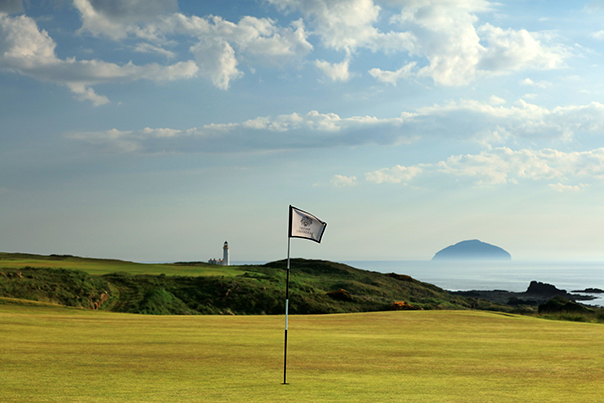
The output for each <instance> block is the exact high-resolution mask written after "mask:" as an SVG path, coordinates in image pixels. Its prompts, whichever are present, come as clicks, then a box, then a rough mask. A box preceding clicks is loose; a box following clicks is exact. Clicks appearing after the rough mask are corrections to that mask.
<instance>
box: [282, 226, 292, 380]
mask: <svg viewBox="0 0 604 403" xmlns="http://www.w3.org/2000/svg"><path fill="white" fill-rule="evenodd" d="M290 244H291V238H290V237H289V236H288V237H287V279H286V280H285V349H284V351H283V384H284V385H287V319H288V311H289V268H290V264H289V247H290Z"/></svg>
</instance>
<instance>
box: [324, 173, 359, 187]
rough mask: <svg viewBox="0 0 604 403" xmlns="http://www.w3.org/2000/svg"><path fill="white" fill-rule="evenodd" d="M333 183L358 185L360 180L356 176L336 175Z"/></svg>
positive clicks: (344, 185)
mask: <svg viewBox="0 0 604 403" xmlns="http://www.w3.org/2000/svg"><path fill="white" fill-rule="evenodd" d="M331 184H332V185H333V186H335V187H346V186H357V185H358V184H359V181H358V180H357V177H356V176H344V175H334V176H333V178H331Z"/></svg>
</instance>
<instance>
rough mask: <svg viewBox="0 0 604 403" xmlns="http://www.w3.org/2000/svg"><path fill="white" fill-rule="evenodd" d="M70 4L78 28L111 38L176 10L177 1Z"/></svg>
mask: <svg viewBox="0 0 604 403" xmlns="http://www.w3.org/2000/svg"><path fill="white" fill-rule="evenodd" d="M73 5H74V6H75V7H76V9H77V10H78V11H79V12H80V14H81V17H82V28H81V31H86V32H89V33H91V34H93V35H95V36H100V35H104V36H108V37H110V38H112V39H114V40H118V39H123V38H125V37H127V36H128V35H129V34H131V33H136V32H137V31H138V30H139V28H138V25H139V24H142V23H148V22H151V21H156V20H158V19H159V18H160V17H162V16H165V15H170V14H172V13H174V12H176V11H177V10H178V4H177V0H73Z"/></svg>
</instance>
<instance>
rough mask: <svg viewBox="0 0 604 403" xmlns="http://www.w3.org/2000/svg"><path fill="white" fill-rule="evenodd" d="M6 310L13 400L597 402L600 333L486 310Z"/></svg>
mask: <svg viewBox="0 0 604 403" xmlns="http://www.w3.org/2000/svg"><path fill="white" fill-rule="evenodd" d="M36 305H37V304H33V303H32V304H31V305H11V304H2V303H0V337H1V340H2V344H1V347H0V360H1V362H2V365H1V366H0V400H1V401H2V402H3V403H8V402H28V403H35V402H432V403H433V402H481V403H484V402H596V401H601V400H600V399H601V397H602V395H603V394H604V365H603V364H604V327H602V325H597V324H583V323H570V322H554V321H547V320H542V319H536V318H529V317H523V316H511V315H502V314H496V313H485V312H477V311H406V312H379V313H365V314H340V315H319V316H314V315H313V316H311V315H309V316H299V315H295V316H291V317H290V327H289V331H290V334H289V355H288V381H289V385H282V384H281V382H282V379H283V372H282V371H283V367H282V365H283V362H282V360H283V350H282V349H283V325H284V324H283V317H282V316H145V315H131V314H116V313H109V312H91V311H84V310H77V309H66V308H61V307H49V306H36Z"/></svg>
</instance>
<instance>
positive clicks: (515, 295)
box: [451, 281, 604, 306]
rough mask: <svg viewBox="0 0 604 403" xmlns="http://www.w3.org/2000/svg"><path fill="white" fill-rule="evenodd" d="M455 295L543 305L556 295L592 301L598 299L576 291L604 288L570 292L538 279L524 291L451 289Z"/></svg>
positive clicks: (588, 290)
mask: <svg viewBox="0 0 604 403" xmlns="http://www.w3.org/2000/svg"><path fill="white" fill-rule="evenodd" d="M451 293H452V294H454V295H461V296H463V297H469V298H480V299H486V300H488V301H492V302H495V303H498V304H505V305H512V306H519V305H531V306H536V305H541V304H545V303H546V302H548V301H549V300H550V299H552V298H554V297H562V298H565V299H567V300H569V301H573V302H577V301H590V300H593V299H596V298H595V297H593V296H591V295H582V294H575V293H592V294H595V293H604V290H600V289H597V288H593V289H592V288H588V289H585V290H580V291H573V293H569V292H568V291H566V290H561V289H559V288H556V287H555V286H553V285H551V284H547V283H541V282H538V281H531V283H530V284H529V286H528V288H527V289H526V291H524V292H512V291H505V290H491V291H481V290H472V291H451Z"/></svg>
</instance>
